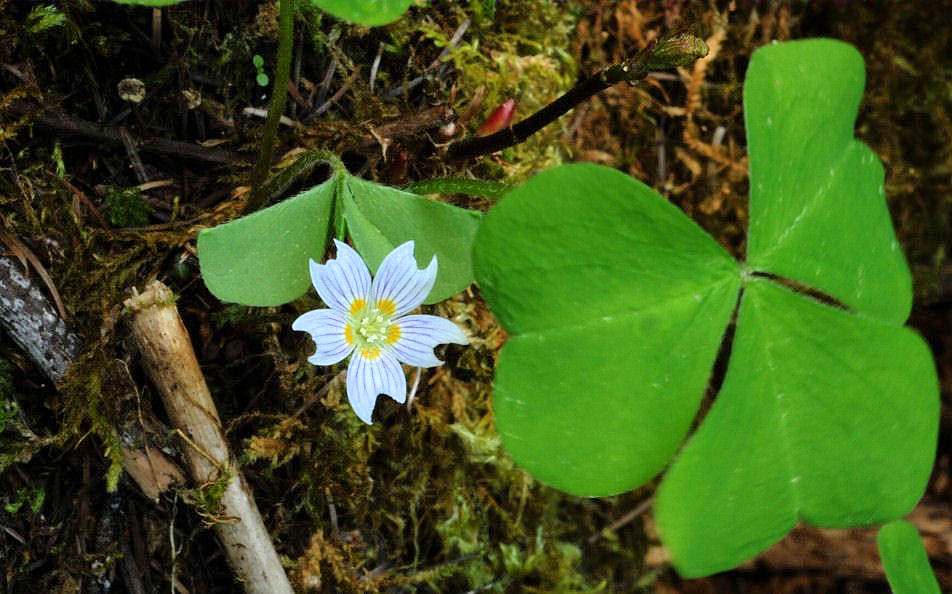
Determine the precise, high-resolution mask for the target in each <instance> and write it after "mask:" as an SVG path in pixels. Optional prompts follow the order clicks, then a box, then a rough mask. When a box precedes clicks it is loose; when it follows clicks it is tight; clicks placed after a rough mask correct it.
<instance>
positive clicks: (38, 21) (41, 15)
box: [26, 4, 66, 33]
mask: <svg viewBox="0 0 952 594" xmlns="http://www.w3.org/2000/svg"><path fill="white" fill-rule="evenodd" d="M65 24H66V14H65V13H63V12H60V9H59V8H57V6H56V5H54V4H47V5H40V6H37V7H35V8H34V9H33V10H31V11H30V14H28V15H27V17H26V30H27V31H29V32H30V33H42V32H43V31H46V30H48V29H52V28H54V27H62V26H63V25H65Z"/></svg>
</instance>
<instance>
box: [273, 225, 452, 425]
mask: <svg viewBox="0 0 952 594" xmlns="http://www.w3.org/2000/svg"><path fill="white" fill-rule="evenodd" d="M334 244H335V245H336V246H337V258H336V259H331V260H328V261H327V264H318V263H317V262H315V261H314V260H311V261H310V265H311V282H313V283H314V288H315V289H317V294H318V295H320V297H321V299H322V300H323V301H324V303H326V304H327V305H328V306H329V307H330V309H315V310H313V311H309V312H307V313H306V314H304V315H302V316H300V317H299V318H298V319H296V320H294V324H292V325H291V328H293V329H294V330H299V331H303V332H307V333H308V334H310V335H311V338H312V339H314V342H315V343H316V344H317V351H316V352H315V353H314V354H313V355H311V356H310V357H308V359H307V360H308V361H310V362H311V363H313V364H314V365H333V364H334V363H338V362H340V361H342V360H344V359H345V358H346V357H347V356H348V355H350V354H351V353H353V357H351V359H350V364H349V365H348V367H347V399H348V400H349V401H350V405H351V407H353V409H354V412H355V413H357V416H358V417H360V420H362V421H363V422H365V423H367V424H368V425H369V424H370V423H371V422H372V421H371V416H372V415H373V412H374V404H376V402H377V396H378V395H380V394H386V395H387V396H390V397H391V398H393V399H394V400H396V401H397V402H399V403H400V404H403V403H404V402H406V399H407V381H406V376H404V375H403V368H401V367H400V363H401V362H402V363H406V364H408V365H414V366H416V367H435V366H437V365H442V363H443V362H442V361H440V360H439V359H437V358H436V356H435V355H434V354H433V348H434V347H436V346H437V345H439V344H444V343H447V342H453V343H456V344H468V343H469V340H468V339H467V338H466V335H465V334H463V331H462V330H460V329H459V328H458V327H457V326H456V324H453V323H452V322H450V321H449V320H444V319H443V318H439V317H436V316H428V315H422V314H421V315H412V316H408V315H406V314H407V313H409V312H411V311H413V310H414V309H416V308H418V307H419V306H420V305H421V304H422V303H423V300H424V299H426V296H427V295H428V294H429V293H430V289H432V288H433V283H434V282H435V281H436V268H437V266H436V256H433V259H432V260H431V261H430V265H429V266H427V267H426V268H424V269H423V270H420V269H418V268H417V263H416V259H414V257H413V242H412V241H408V242H406V243H404V244H403V245H401V246H399V247H397V248H395V249H394V250H393V251H392V252H390V253H389V254H388V255H387V257H386V258H384V259H383V262H382V263H381V264H380V268H379V269H378V270H377V277H376V278H374V279H373V281H371V280H370V271H369V270H367V265H366V264H364V261H363V260H362V259H361V257H360V255H359V254H358V253H357V252H356V251H354V249H353V248H351V247H350V246H349V245H347V244H346V243H343V242H340V241H337V240H336V239H335V240H334Z"/></svg>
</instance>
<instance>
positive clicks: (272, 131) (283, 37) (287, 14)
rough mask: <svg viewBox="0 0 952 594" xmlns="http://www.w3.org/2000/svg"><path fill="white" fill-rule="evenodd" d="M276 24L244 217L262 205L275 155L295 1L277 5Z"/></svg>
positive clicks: (284, 0) (287, 78)
mask: <svg viewBox="0 0 952 594" xmlns="http://www.w3.org/2000/svg"><path fill="white" fill-rule="evenodd" d="M280 11H281V12H280V13H279V17H278V18H279V23H278V27H279V29H278V65H277V68H276V71H275V73H274V89H273V90H272V92H271V106H270V107H269V108H268V119H267V120H266V121H265V124H264V131H263V133H262V135H261V150H260V151H259V152H258V162H257V163H255V169H254V172H253V173H252V174H251V197H250V198H249V199H248V202H247V204H245V210H244V214H249V213H252V212H254V211H256V210H258V209H259V208H261V207H262V206H264V202H265V198H266V194H265V193H264V192H262V191H261V190H262V187H261V186H262V184H263V183H264V180H265V178H266V177H267V176H268V170H269V169H270V168H271V157H272V156H273V155H274V140H275V137H276V136H277V135H278V124H279V123H280V121H281V114H282V113H284V103H285V100H286V99H287V96H288V82H289V81H290V79H291V46H292V45H293V38H294V0H282V1H281V3H280Z"/></svg>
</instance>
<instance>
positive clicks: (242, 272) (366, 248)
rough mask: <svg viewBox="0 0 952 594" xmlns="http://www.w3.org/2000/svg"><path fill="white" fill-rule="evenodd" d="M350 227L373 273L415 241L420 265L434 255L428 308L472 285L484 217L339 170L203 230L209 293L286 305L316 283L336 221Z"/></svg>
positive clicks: (201, 247) (201, 237)
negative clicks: (313, 276)
mask: <svg viewBox="0 0 952 594" xmlns="http://www.w3.org/2000/svg"><path fill="white" fill-rule="evenodd" d="M332 218H333V220H334V221H335V225H334V227H335V229H337V230H338V232H339V233H340V231H339V230H340V229H341V228H342V227H343V226H344V225H346V228H347V229H348V230H349V232H350V235H351V237H352V238H353V240H354V245H355V246H356V247H357V250H358V251H359V252H360V253H361V255H362V256H363V257H364V259H365V260H366V261H367V264H368V266H369V267H370V269H371V271H372V272H376V269H377V267H378V266H379V265H380V262H381V261H382V260H383V258H384V256H386V255H387V254H388V253H389V252H390V251H391V250H393V248H394V247H396V246H398V245H400V244H401V243H403V242H405V241H408V240H411V239H412V240H414V241H415V242H416V252H415V255H416V258H417V262H418V263H420V264H421V265H425V264H427V263H429V261H430V259H431V258H432V257H433V256H434V255H436V256H437V259H438V262H439V267H440V270H439V276H438V277H437V280H436V285H435V286H434V287H433V291H432V292H431V293H430V296H429V297H428V299H427V303H434V302H436V301H442V300H443V299H446V298H447V297H449V296H451V295H454V294H455V293H458V292H460V291H461V290H463V289H464V288H466V286H467V285H469V284H470V283H471V282H472V278H473V273H472V265H471V257H470V251H471V246H472V242H473V238H474V236H475V234H476V228H477V226H478V225H479V220H480V215H479V213H475V212H471V211H467V210H463V209H461V208H457V207H455V206H450V205H448V204H444V203H442V202H437V201H434V200H428V199H426V198H423V197H421V196H417V195H415V194H410V193H408V192H403V191H400V190H396V189H394V188H388V187H385V186H381V185H379V184H375V183H372V182H368V181H364V180H362V179H359V178H356V177H353V176H351V175H349V174H348V173H347V172H346V171H344V170H342V169H338V170H337V172H336V173H335V175H334V176H333V177H332V178H331V179H330V180H328V181H326V182H324V183H323V184H321V185H319V186H317V187H315V188H312V189H310V190H308V191H306V192H304V193H302V194H299V195H298V196H295V197H294V198H291V199H288V200H285V201H283V202H280V203H278V204H276V205H274V206H272V207H270V208H267V209H264V210H262V211H259V212H256V213H254V214H252V215H249V216H247V217H243V218H241V219H238V220H236V221H232V222H230V223H227V224H225V225H220V226H218V227H215V228H213V229H208V230H205V231H202V233H201V234H200V235H199V237H198V253H199V262H200V264H201V269H202V277H203V278H204V279H205V284H206V285H207V286H208V289H209V290H210V291H211V292H212V293H213V294H214V295H215V296H216V297H218V298H219V299H221V300H223V301H231V302H237V303H243V304H245V305H259V306H262V305H280V304H282V303H287V302H288V301H292V300H294V299H297V298H298V297H300V296H301V295H303V294H304V293H305V292H306V291H307V288H308V286H309V284H310V282H309V278H310V277H309V275H308V259H313V260H315V261H321V260H322V259H323V255H324V250H325V247H326V244H327V239H328V237H327V236H328V232H329V227H330V223H331V220H332Z"/></svg>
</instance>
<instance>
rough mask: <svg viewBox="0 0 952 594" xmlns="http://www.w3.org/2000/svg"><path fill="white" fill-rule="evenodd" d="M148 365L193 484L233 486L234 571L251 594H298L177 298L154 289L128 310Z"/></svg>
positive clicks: (228, 496)
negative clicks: (232, 445) (234, 449)
mask: <svg viewBox="0 0 952 594" xmlns="http://www.w3.org/2000/svg"><path fill="white" fill-rule="evenodd" d="M125 306H126V309H127V310H128V311H130V312H131V313H132V334H133V336H134V338H135V341H136V344H137V346H138V347H139V351H140V352H141V354H142V360H143V364H144V366H145V368H146V371H147V372H148V374H149V377H150V378H151V379H152V382H153V383H154V384H155V386H156V388H157V389H158V391H159V393H160V394H161V396H162V401H163V402H164V403H165V408H166V411H167V412H168V415H169V418H170V419H171V420H172V422H173V423H174V424H175V426H176V427H178V429H179V430H180V431H181V434H182V436H183V437H185V438H186V439H185V441H186V442H187V445H186V446H185V451H186V457H187V459H188V464H189V467H190V469H191V471H192V477H193V478H194V479H195V481H196V483H198V484H199V485H202V484H207V483H211V482H217V481H226V483H227V484H226V486H225V488H224V492H223V493H222V495H221V498H220V500H219V501H220V505H221V515H222V516H225V517H229V518H236V519H237V520H238V521H235V522H220V523H217V524H215V531H216V533H217V534H218V537H219V539H220V540H221V542H222V545H223V546H224V548H225V552H226V554H227V556H228V560H229V563H230V564H231V567H232V569H233V570H234V572H235V574H236V575H237V577H238V579H240V580H241V581H242V583H243V585H244V587H245V591H247V592H249V593H251V594H258V593H261V594H265V593H269V594H285V593H286V594H292V590H291V585H290V583H289V582H288V579H287V576H286V575H285V573H284V569H283V568H282V566H281V562H280V560H279V559H278V555H277V553H276V552H275V550H274V546H273V544H272V543H271V538H270V537H269V535H268V531H267V529H266V528H265V526H264V522H263V521H262V519H261V514H260V513H259V512H258V507H257V505H256V504H255V501H254V498H253V497H252V496H251V492H250V490H249V489H248V485H247V483H245V480H244V478H243V477H242V476H241V473H240V471H239V469H238V464H237V462H236V460H235V458H234V457H233V456H232V455H231V453H230V452H229V449H228V444H227V442H226V441H225V436H224V433H223V431H222V426H221V420H220V419H219V417H218V411H217V410H216V408H215V403H214V402H213V401H212V397H211V393H210V392H209V391H208V386H207V385H206V383H205V378H204V376H203V375H202V372H201V369H199V366H198V360H197V359H196V358H195V352H194V350H193V349H192V343H191V341H190V340H189V337H188V333H187V332H186V331H185V326H184V325H183V324H182V319H181V318H180V317H179V314H178V310H177V309H176V307H175V300H174V297H173V296H172V292H171V291H170V290H169V289H168V287H166V286H165V285H164V284H162V283H161V282H159V281H153V282H152V283H150V284H149V285H148V287H146V289H145V292H143V293H142V294H141V295H138V294H137V295H134V296H133V297H132V298H130V299H128V300H127V301H126V302H125Z"/></svg>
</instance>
